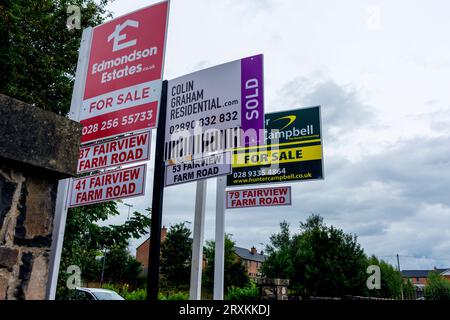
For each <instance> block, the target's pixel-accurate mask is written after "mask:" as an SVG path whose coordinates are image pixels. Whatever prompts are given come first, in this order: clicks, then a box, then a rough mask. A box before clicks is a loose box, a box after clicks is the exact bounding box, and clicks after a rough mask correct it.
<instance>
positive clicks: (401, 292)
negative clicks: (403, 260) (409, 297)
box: [397, 253, 405, 300]
mask: <svg viewBox="0 0 450 320" xmlns="http://www.w3.org/2000/svg"><path fill="white" fill-rule="evenodd" d="M397 268H398V272H399V273H400V278H401V279H402V282H401V284H400V294H401V295H402V300H405V297H404V296H403V277H402V272H401V270H400V256H399V255H398V253H397Z"/></svg>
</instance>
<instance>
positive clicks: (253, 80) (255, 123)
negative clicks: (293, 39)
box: [241, 54, 264, 147]
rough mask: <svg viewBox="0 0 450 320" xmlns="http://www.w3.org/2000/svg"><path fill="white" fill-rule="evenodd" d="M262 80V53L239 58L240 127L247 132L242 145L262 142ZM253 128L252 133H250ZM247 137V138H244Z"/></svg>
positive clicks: (253, 144)
mask: <svg viewBox="0 0 450 320" xmlns="http://www.w3.org/2000/svg"><path fill="white" fill-rule="evenodd" d="M263 85H264V82H263V55H262V54H260V55H257V56H253V57H248V58H245V59H242V60H241V98H242V102H241V108H242V109H241V110H242V111H241V115H242V119H241V128H242V129H243V130H244V132H246V133H247V134H246V135H245V136H244V137H241V138H242V139H243V140H245V141H242V145H245V146H246V147H247V146H255V145H258V144H261V145H263V144H264V134H263V131H262V129H264V87H263ZM252 130H255V132H254V135H253V134H250V132H251V131H252ZM245 137H247V139H245Z"/></svg>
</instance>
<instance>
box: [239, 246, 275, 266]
mask: <svg viewBox="0 0 450 320" xmlns="http://www.w3.org/2000/svg"><path fill="white" fill-rule="evenodd" d="M234 252H236V254H237V255H238V256H239V257H240V258H241V259H244V260H251V261H256V262H264V260H266V258H267V256H265V255H263V254H261V253H255V254H253V253H251V252H250V250H248V249H247V248H241V247H234Z"/></svg>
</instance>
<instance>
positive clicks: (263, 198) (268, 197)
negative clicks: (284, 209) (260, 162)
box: [227, 187, 291, 209]
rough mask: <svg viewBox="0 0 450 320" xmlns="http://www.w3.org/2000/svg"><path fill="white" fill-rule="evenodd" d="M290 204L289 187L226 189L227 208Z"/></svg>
mask: <svg viewBox="0 0 450 320" xmlns="http://www.w3.org/2000/svg"><path fill="white" fill-rule="evenodd" d="M288 205H291V187H276V188H264V189H243V190H233V191H227V209H238V208H247V207H264V206H288Z"/></svg>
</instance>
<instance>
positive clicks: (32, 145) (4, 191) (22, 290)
mask: <svg viewBox="0 0 450 320" xmlns="http://www.w3.org/2000/svg"><path fill="white" fill-rule="evenodd" d="M80 132H81V128H80V125H79V124H77V123H75V122H73V121H70V120H68V119H66V118H64V117H60V116H57V115H55V114H53V113H50V112H46V111H43V110H40V109H38V108H35V107H32V106H29V105H26V104H24V103H22V102H19V101H17V100H14V99H11V98H8V97H5V96H3V95H0V137H1V138H0V300H5V299H7V300H15V299H27V300H28V299H33V300H35V299H44V298H45V290H46V286H47V281H48V269H49V258H50V247H51V243H52V231H53V218H54V215H55V202H56V195H57V188H58V180H59V179H61V178H66V177H69V176H73V175H74V174H75V172H76V161H77V158H78V148H79V139H80Z"/></svg>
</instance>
